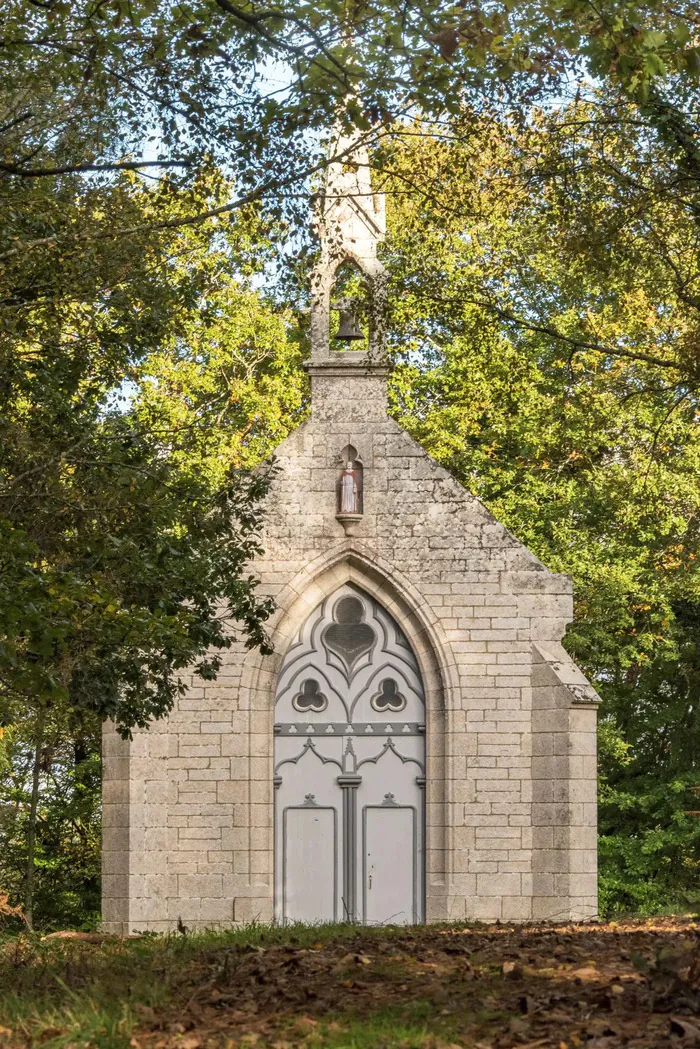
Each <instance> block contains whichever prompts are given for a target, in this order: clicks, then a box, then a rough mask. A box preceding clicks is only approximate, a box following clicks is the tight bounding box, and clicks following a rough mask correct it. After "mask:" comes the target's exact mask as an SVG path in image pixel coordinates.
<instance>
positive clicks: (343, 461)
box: [336, 444, 364, 516]
mask: <svg viewBox="0 0 700 1049" xmlns="http://www.w3.org/2000/svg"><path fill="white" fill-rule="evenodd" d="M336 463H337V476H336V514H337V515H341V516H342V515H344V514H351V515H353V514H354V515H357V516H360V515H362V514H363V513H364V467H363V464H362V456H361V455H360V454H359V452H358V451H357V448H356V447H355V445H354V444H346V445H345V447H344V448H343V450H342V451H341V452H340V454H339V455H338V457H337V459H336ZM350 464H351V465H350ZM348 472H351V473H352V474H353V475H354V478H353V480H354V487H355V492H356V507H355V509H352V510H350V509H348V507H347V503H346V502H344V491H343V489H344V479H345V477H346V476H347V474H348Z"/></svg>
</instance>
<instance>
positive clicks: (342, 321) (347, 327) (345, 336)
mask: <svg viewBox="0 0 700 1049" xmlns="http://www.w3.org/2000/svg"><path fill="white" fill-rule="evenodd" d="M338 313H339V317H338V330H337V332H336V333H335V338H336V339H340V340H341V341H342V342H354V341H355V339H364V337H365V336H364V334H363V332H362V329H361V328H360V326H359V324H358V323H357V321H356V320H355V312H354V310H351V309H340V310H338Z"/></svg>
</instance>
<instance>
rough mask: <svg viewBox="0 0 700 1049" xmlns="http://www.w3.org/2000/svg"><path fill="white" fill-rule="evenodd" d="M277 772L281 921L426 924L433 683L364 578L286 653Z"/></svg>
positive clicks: (314, 617)
mask: <svg viewBox="0 0 700 1049" xmlns="http://www.w3.org/2000/svg"><path fill="white" fill-rule="evenodd" d="M274 777H275V779H274V782H275V831H274V837H275V907H276V915H277V918H278V920H280V921H285V922H286V921H312V922H313V921H333V920H338V919H340V920H346V921H357V922H362V923H364V924H385V923H401V924H412V923H416V922H421V921H423V920H424V915H425V902H424V894H425V858H424V857H425V784H426V701H425V691H424V686H423V679H422V675H421V671H420V667H419V664H418V661H417V659H416V655H415V653H414V651H413V648H412V645H411V643H410V641H409V640H408V638H407V637H406V635H405V634H404V632H403V631H402V629H401V627H400V626H399V624H398V622H397V620H396V619H395V618H394V617H393V616H392V614H391V613H390V612H389V611H388V609H386V608H385V607H384V606H383V605H382V604H380V602H379V601H378V600H377V599H376V598H375V597H373V596H372V595H371V594H369V593H368V592H367V591H365V590H362V589H361V588H360V587H358V586H355V585H353V584H352V583H345V584H343V585H342V586H340V587H339V588H338V589H337V590H335V592H333V593H331V594H330V595H328V596H327V597H326V598H325V599H324V600H323V601H322V602H321V603H320V604H319V605H318V606H317V607H316V608H315V609H314V611H313V612H312V613H311V614H310V615H309V616H308V617H307V619H306V620H305V622H304V623H303V624H302V625H301V627H300V628H299V630H298V632H297V634H296V636H295V637H294V639H293V640H292V643H291V645H290V646H289V648H288V650H287V652H286V654H285V657H284V660H283V662H282V665H281V667H280V670H279V674H278V678H277V687H276V692H275V753H274Z"/></svg>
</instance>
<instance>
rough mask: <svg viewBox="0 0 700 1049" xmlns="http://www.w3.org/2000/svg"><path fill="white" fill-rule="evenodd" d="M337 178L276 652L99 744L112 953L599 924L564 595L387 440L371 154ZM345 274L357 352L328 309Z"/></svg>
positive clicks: (274, 491)
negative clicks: (356, 930)
mask: <svg viewBox="0 0 700 1049" xmlns="http://www.w3.org/2000/svg"><path fill="white" fill-rule="evenodd" d="M331 157H332V161H331V163H330V164H329V167H328V175H327V180H326V185H325V189H324V191H323V192H322V193H321V194H320V195H319V197H318V198H317V202H316V214H315V221H316V229H317V232H318V235H319V241H320V257H319V262H318V265H317V267H316V269H315V270H314V273H313V276H312V289H311V290H312V317H311V333H312V336H311V343H312V345H311V359H310V361H309V363H308V371H309V375H310V377H311V387H312V398H311V417H310V419H309V420H308V421H307V422H305V423H304V424H303V425H302V426H300V427H299V428H298V429H297V430H296V431H295V432H294V433H292V434H291V435H290V436H289V437H288V438H287V439H286V440H285V441H284V442H283V443H282V444H281V445H280V446H279V447H278V448H277V449H276V452H275V455H276V459H277V463H278V466H279V471H278V473H277V475H276V477H275V479H274V482H273V485H272V487H271V490H270V493H269V495H268V497H267V501H266V506H265V522H264V528H263V533H262V543H263V548H264V549H263V552H262V553H261V554H260V556H259V557H258V558H256V560H255V562H254V563H253V564H251V566H250V568H251V571H252V572H254V573H255V574H256V575H257V576H258V578H259V580H260V590H261V592H262V593H264V594H268V595H270V596H271V597H272V598H273V599H274V601H275V604H276V612H275V614H274V616H273V617H272V619H271V620H270V638H271V641H272V643H273V645H274V652H273V654H272V655H265V656H264V655H261V654H260V653H259V652H256V651H248V650H247V649H246V648H245V646H244V645H243V644H242V643H239V642H236V643H235V644H233V645H232V647H231V649H230V650H228V651H227V653H226V655H225V665H224V667H223V669H222V671H221V673H220V675H219V678H218V679H217V681H215V682H202V681H201V680H198V679H196V678H195V679H193V680H192V683H191V687H190V689H189V691H188V693H187V694H186V695H185V696H183V697H182V698H181V699H180V700H179V701H178V703H177V706H176V708H175V709H174V710H173V712H172V714H171V715H170V717H169V718H167V719H165V720H163V721H162V722H158V723H156V724H155V725H153V726H152V727H151V729H150V731H149V732H140V733H136V734H135V737H134V740H133V742H132V743H125V742H123V741H122V740H120V739H119V738H118V737H116V735H115V734H114V733H113V732H112V731H111V730H109V729H107V730H106V732H105V739H104V794H103V805H104V836H103V840H104V852H103V875H104V876H103V896H104V904H103V906H104V911H103V914H104V921H105V927H106V928H107V929H108V930H111V931H115V932H126V931H131V930H137V929H153V930H161V931H165V930H167V929H172V928H174V927H175V926H176V925H177V922H178V920H180V921H182V922H183V923H184V924H185V925H187V926H188V927H190V928H192V927H212V926H216V927H223V926H227V925H232V924H239V923H242V922H246V921H252V920H257V921H263V922H265V921H271V920H272V919H273V918H276V919H277V920H279V921H282V922H284V921H290V920H305V921H321V920H328V921H332V920H352V921H358V922H364V923H368V924H371V923H375V922H382V923H386V922H392V921H393V922H421V921H446V920H464V919H482V920H496V919H502V920H505V921H523V920H531V919H551V920H557V921H560V920H566V919H581V918H587V917H592V916H594V915H595V913H596V908H597V897H596V891H597V883H596V855H597V854H596V845H597V842H596V706H597V703H598V698H597V696H596V694H595V692H594V690H593V688H592V687H591V686H590V684H589V683H588V682H587V681H586V679H585V678H584V676H583V674H582V673H581V671H580V670H579V669H578V668H577V667H576V665H575V664H574V663H573V662H572V660H571V658H570V657H569V656H568V654H567V652H566V651H565V649H564V648H563V646H562V644H561V639H562V637H563V635H564V632H565V630H566V626H567V624H568V623H569V622H570V620H571V618H572V598H571V591H572V587H571V580H570V579H569V578H568V577H567V576H563V575H558V574H555V573H553V572H550V571H549V570H548V569H547V568H546V567H545V566H544V565H543V564H542V562H540V561H539V560H538V559H537V558H536V557H535V556H534V555H533V554H532V553H530V551H529V550H527V549H526V547H525V546H523V544H522V543H520V542H519V541H518V540H517V539H516V538H515V537H514V536H513V535H511V534H510V532H508V531H507V529H506V528H504V527H503V526H502V525H501V524H499V523H498V521H496V520H495V519H494V517H493V516H492V515H491V514H490V513H489V512H488V510H486V508H485V507H484V506H483V505H482V504H481V503H480V502H479V501H478V500H477V499H475V498H474V497H473V496H472V495H471V494H470V493H469V492H468V491H466V490H465V489H464V488H463V487H462V486H461V485H460V484H459V482H458V481H456V480H455V478H453V477H452V476H451V475H450V474H449V473H448V472H447V471H446V470H444V469H443V468H442V467H440V466H439V465H438V464H437V463H436V462H434V461H433V460H432V459H431V458H430V457H429V456H428V455H427V454H426V453H425V452H424V451H423V449H422V448H421V447H420V446H419V445H418V444H416V442H415V441H413V440H412V438H411V437H409V435H408V434H407V433H406V432H405V431H403V430H402V429H401V427H400V426H399V425H398V424H397V423H396V422H395V421H394V420H393V419H392V418H390V417H389V416H388V414H387V399H386V360H385V322H384V303H385V294H386V279H385V271H384V268H383V266H382V264H381V261H380V260H379V259H378V256H377V248H378V245H379V244H380V242H381V240H382V239H383V237H384V201H383V198H382V196H381V194H375V193H374V192H373V191H372V185H371V179H370V168H369V158H368V154H367V150H366V148H365V146H364V145H363V144H362V141H361V138H360V136H357V137H356V138H354V139H353V138H348V137H347V136H345V135H343V134H340V133H336V134H335V136H334V140H333V145H332V152H331ZM346 263H349V264H352V265H354V266H355V267H357V269H358V271H359V273H360V275H361V277H362V279H363V281H364V282H365V286H366V289H367V303H368V305H367V310H366V329H367V330H366V332H362V331H360V326H359V325H358V323H357V321H356V319H354V317H353V316H352V310H353V305H354V304H353V303H352V302H348V301H347V299H344V298H342V297H341V298H340V299H338V298H337V296H336V294H335V292H334V285H335V284H336V281H337V279H338V274H339V270H340V268H341V267H342V266H343V265H344V264H346ZM333 308H338V309H339V310H340V311H341V322H342V323H341V326H340V329H339V332H338V334H339V335H341V336H342V337H341V338H340V339H339V338H338V337H337V335H336V336H334V337H331V322H330V316H331V311H332V309H333ZM361 340H362V345H363V348H362V349H361V350H356V349H355V350H353V349H347V348H345V347H347V346H348V345H352V344H355V345H357V344H359V343H360V342H361Z"/></svg>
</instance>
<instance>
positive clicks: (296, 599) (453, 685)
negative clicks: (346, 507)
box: [242, 539, 459, 715]
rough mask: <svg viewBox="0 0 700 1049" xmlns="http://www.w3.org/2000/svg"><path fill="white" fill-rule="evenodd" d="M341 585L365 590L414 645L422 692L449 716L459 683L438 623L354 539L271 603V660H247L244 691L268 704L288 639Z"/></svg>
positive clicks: (416, 595) (254, 655)
mask: <svg viewBox="0 0 700 1049" xmlns="http://www.w3.org/2000/svg"><path fill="white" fill-rule="evenodd" d="M344 583H355V585H356V586H359V587H361V588H362V589H364V590H366V591H367V592H368V593H369V594H371V595H372V597H374V598H376V599H377V600H378V601H379V602H380V603H381V604H382V605H384V607H385V608H386V609H387V611H389V612H391V614H392V615H393V616H394V617H395V619H396V620H397V621H398V623H399V625H400V626H401V628H402V629H403V630H404V632H405V633H406V636H407V637H408V638H409V640H410V641H411V644H412V645H413V648H414V651H415V654H416V658H417V660H418V664H419V666H420V670H421V674H422V675H423V681H424V684H425V688H426V689H429V690H430V691H431V693H432V695H433V707H434V708H436V709H439V710H441V711H443V712H444V713H446V714H448V715H449V711H450V710H452V709H454V708H455V706H457V704H455V703H454V699H456V698H457V697H458V696H459V678H458V676H457V673H456V666H455V660H454V657H453V655H452V651H451V646H450V643H449V641H448V640H447V639H446V637H445V635H444V632H443V629H442V626H441V624H440V621H439V619H438V617H437V616H436V614H435V612H434V611H433V610H432V608H431V607H430V605H429V604H428V602H427V601H426V599H425V598H424V597H423V595H422V594H421V593H420V591H419V590H418V589H417V588H416V587H415V586H414V585H413V584H412V583H411V582H410V581H409V580H408V579H407V578H406V577H405V576H404V575H403V574H402V573H401V572H398V571H397V570H396V569H395V568H393V567H392V566H391V565H388V564H386V563H385V562H384V560H383V559H382V558H381V557H379V556H378V555H377V554H376V553H375V552H374V551H373V550H371V549H370V548H369V547H367V546H366V545H365V544H364V543H362V542H361V541H358V540H356V539H352V540H345V541H343V542H341V543H338V544H337V545H336V546H334V547H333V548H332V549H331V550H329V551H327V552H326V553H324V554H320V555H319V556H318V557H316V558H314V559H313V560H312V561H310V562H309V563H308V565H306V566H305V567H304V568H303V569H302V570H301V571H300V572H298V573H297V574H296V576H294V578H293V579H292V580H290V582H289V583H287V585H286V586H284V587H283V589H282V590H281V591H280V593H279V594H278V595H277V596H276V597H275V604H276V605H277V611H276V612H275V613H274V614H273V617H272V620H271V624H270V640H271V641H272V644H273V647H274V651H273V653H272V655H270V656H262V655H261V654H260V652H259V651H253V652H251V653H250V654H249V655H248V657H247V659H246V661H245V664H244V673H243V680H242V686H243V688H244V689H251V690H253V691H258V690H261V689H262V690H263V691H267V690H268V689H271V693H270V703H271V704H272V697H273V695H274V689H275V684H276V680H277V674H278V673H279V669H280V666H281V665H282V661H283V659H284V656H285V654H286V651H287V648H288V647H289V645H290V643H291V641H292V639H293V637H294V636H295V634H296V633H297V631H298V630H299V628H300V627H301V625H302V624H303V623H304V621H305V620H306V618H307V616H308V615H309V614H310V613H311V612H312V611H313V610H314V609H315V608H316V606H317V605H318V604H320V602H321V601H323V600H324V598H326V597H328V596H329V595H330V594H332V593H334V591H335V590H337V589H338V587H340V586H342V585H343V584H344ZM435 700H439V703H438V704H436V703H435ZM258 709H260V708H259V707H258ZM270 709H272V706H270Z"/></svg>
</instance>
